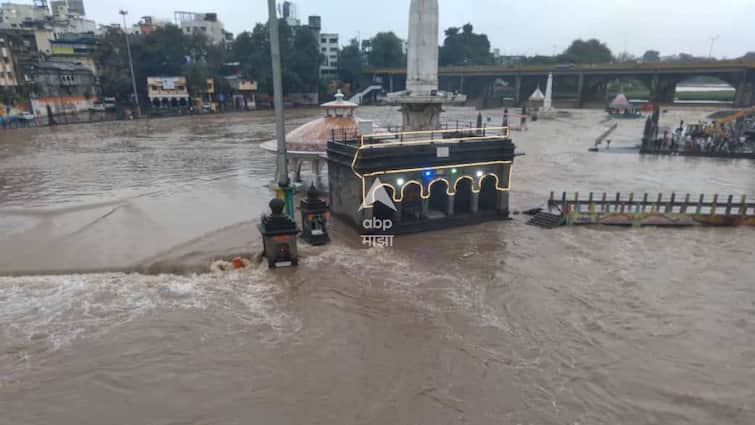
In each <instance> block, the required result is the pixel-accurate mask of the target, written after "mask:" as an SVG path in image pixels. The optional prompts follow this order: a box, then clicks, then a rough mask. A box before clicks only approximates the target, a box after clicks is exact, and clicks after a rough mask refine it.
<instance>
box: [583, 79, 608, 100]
mask: <svg viewBox="0 0 755 425" xmlns="http://www.w3.org/2000/svg"><path fill="white" fill-rule="evenodd" d="M578 83H579V81H578ZM581 85H582V89H581V90H579V92H578V94H577V96H578V102H580V103H581V105H582V106H584V104H585V103H588V102H590V103H600V104H603V105H605V103H606V102H607V97H608V81H606V80H605V79H602V78H600V79H597V78H589V79H586V78H583V79H582V82H581Z"/></svg>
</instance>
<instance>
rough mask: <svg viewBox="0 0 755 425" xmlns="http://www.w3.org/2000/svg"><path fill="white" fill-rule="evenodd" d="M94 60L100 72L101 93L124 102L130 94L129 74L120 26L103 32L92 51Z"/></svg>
mask: <svg viewBox="0 0 755 425" xmlns="http://www.w3.org/2000/svg"><path fill="white" fill-rule="evenodd" d="M94 60H95V62H96V64H97V71H98V72H99V74H100V84H101V86H102V93H103V94H104V95H105V96H113V97H115V98H116V99H117V100H118V101H119V102H126V101H127V100H128V99H129V98H130V96H131V94H132V87H131V74H130V70H129V64H128V51H127V50H126V38H125V34H124V33H123V31H121V29H120V28H117V29H116V28H111V29H109V30H107V32H105V35H104V36H103V37H102V42H101V43H100V44H99V45H98V46H97V49H96V50H95V52H94Z"/></svg>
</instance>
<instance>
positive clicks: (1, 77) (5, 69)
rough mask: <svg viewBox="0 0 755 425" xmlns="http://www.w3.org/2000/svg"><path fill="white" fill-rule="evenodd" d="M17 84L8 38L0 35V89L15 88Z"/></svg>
mask: <svg viewBox="0 0 755 425" xmlns="http://www.w3.org/2000/svg"><path fill="white" fill-rule="evenodd" d="M17 85H18V80H17V79H16V68H15V64H14V61H13V50H12V49H11V45H10V40H8V39H6V38H4V37H2V36H0V90H7V89H15V87H16V86H17Z"/></svg>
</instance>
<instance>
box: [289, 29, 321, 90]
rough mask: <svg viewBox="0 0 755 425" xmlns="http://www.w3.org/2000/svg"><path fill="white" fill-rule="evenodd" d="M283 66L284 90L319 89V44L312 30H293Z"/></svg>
mask: <svg viewBox="0 0 755 425" xmlns="http://www.w3.org/2000/svg"><path fill="white" fill-rule="evenodd" d="M286 53H288V54H287V55H286V59H287V60H286V64H285V66H284V74H283V75H284V78H285V79H287V81H285V82H284V84H285V85H286V91H291V92H315V91H318V90H319V82H320V64H321V63H322V55H321V54H320V44H319V41H318V40H317V37H316V36H315V33H314V32H313V31H310V30H308V29H305V28H299V29H297V30H296V31H294V32H293V38H292V39H291V41H290V45H289V47H288V51H287V52H286Z"/></svg>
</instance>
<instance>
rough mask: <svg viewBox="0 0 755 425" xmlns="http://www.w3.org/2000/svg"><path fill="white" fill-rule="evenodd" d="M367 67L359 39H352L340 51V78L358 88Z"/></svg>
mask: <svg viewBox="0 0 755 425" xmlns="http://www.w3.org/2000/svg"><path fill="white" fill-rule="evenodd" d="M364 68H365V59H364V55H363V54H362V50H361V49H360V48H359V41H358V40H357V39H356V38H354V39H351V41H350V42H349V45H348V46H346V47H344V48H343V49H341V51H339V52H338V78H339V79H340V80H341V81H345V82H348V83H351V84H352V86H353V88H357V86H358V84H359V78H360V77H361V76H362V73H363V72H364Z"/></svg>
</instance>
